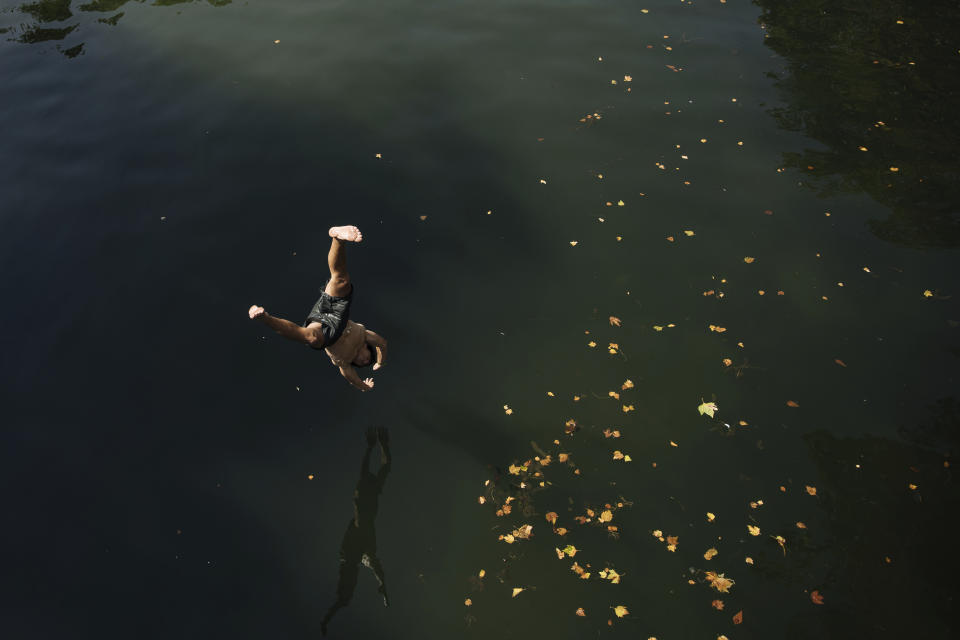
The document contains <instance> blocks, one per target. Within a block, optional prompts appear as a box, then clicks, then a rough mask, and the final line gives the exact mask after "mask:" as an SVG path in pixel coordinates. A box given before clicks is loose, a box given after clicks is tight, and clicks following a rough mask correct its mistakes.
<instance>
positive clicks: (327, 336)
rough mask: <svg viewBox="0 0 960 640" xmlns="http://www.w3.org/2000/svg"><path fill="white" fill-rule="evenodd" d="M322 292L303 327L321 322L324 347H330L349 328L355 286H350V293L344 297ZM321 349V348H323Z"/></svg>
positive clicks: (324, 287) (322, 290)
mask: <svg viewBox="0 0 960 640" xmlns="http://www.w3.org/2000/svg"><path fill="white" fill-rule="evenodd" d="M326 288H327V286H326V285H324V286H323V289H321V290H320V299H319V300H317V302H316V304H314V305H313V309H311V310H310V315H308V316H307V320H306V322H304V323H303V326H305V327H306V326H308V325H309V324H310V323H311V322H319V323H320V324H321V325H323V326H322V328H321V329H320V332H321V333H323V347H329V346H330V345H332V344H333V343H334V342H336V341H337V340H339V339H340V336H341V335H342V334H343V330H344V329H345V328H346V327H347V321H348V320H349V319H350V303H351V301H352V300H353V285H352V284H351V286H350V293H348V294H347V295H346V296H344V297H337V296H331V295H328V294H327V292H326V291H325V289H326ZM323 347H321V348H323Z"/></svg>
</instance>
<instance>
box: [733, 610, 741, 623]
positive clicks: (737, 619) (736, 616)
mask: <svg viewBox="0 0 960 640" xmlns="http://www.w3.org/2000/svg"><path fill="white" fill-rule="evenodd" d="M741 622H743V609H741V610H740V611H737V612H736V613H735V614H733V624H740V623H741Z"/></svg>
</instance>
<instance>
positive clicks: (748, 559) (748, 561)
mask: <svg viewBox="0 0 960 640" xmlns="http://www.w3.org/2000/svg"><path fill="white" fill-rule="evenodd" d="M743 561H744V562H746V563H747V564H753V558H751V557H750V556H747V557H746V558H744V559H743Z"/></svg>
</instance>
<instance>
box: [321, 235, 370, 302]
mask: <svg viewBox="0 0 960 640" xmlns="http://www.w3.org/2000/svg"><path fill="white" fill-rule="evenodd" d="M329 234H330V252H329V253H327V266H328V267H329V268H330V281H329V282H328V283H327V286H326V288H325V289H324V291H325V292H326V294H327V295H328V296H333V297H335V298H343V297H345V296H348V295H350V290H351V288H352V285H351V284H350V273H349V272H348V271H347V251H346V247H345V246H344V243H346V242H360V241H361V240H363V234H362V233H360V230H359V229H357V228H356V227H353V226H345V227H330V231H329Z"/></svg>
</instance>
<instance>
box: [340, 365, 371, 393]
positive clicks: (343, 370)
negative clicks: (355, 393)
mask: <svg viewBox="0 0 960 640" xmlns="http://www.w3.org/2000/svg"><path fill="white" fill-rule="evenodd" d="M340 375H342V376H343V377H344V378H346V379H347V382H349V383H350V384H352V385H353V386H355V387H356V388H357V389H360V391H370V390H371V389H373V378H367V379H366V380H361V379H360V376H358V375H357V371H356V369H354V368H353V367H351V366H350V365H349V364H345V365H343V366H341V367H340Z"/></svg>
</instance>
